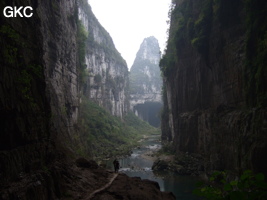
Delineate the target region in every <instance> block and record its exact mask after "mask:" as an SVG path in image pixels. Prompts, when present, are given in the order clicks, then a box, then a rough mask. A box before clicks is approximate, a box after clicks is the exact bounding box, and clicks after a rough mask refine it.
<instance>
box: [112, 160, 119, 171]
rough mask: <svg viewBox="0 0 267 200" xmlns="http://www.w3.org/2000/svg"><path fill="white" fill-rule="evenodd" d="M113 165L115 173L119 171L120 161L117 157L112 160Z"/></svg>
mask: <svg viewBox="0 0 267 200" xmlns="http://www.w3.org/2000/svg"><path fill="white" fill-rule="evenodd" d="M113 166H114V171H115V173H117V172H118V171H119V168H120V163H119V161H118V160H117V158H116V159H115V160H114V161H113Z"/></svg>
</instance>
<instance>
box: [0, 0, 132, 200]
mask: <svg viewBox="0 0 267 200" xmlns="http://www.w3.org/2000/svg"><path fill="white" fill-rule="evenodd" d="M81 2H87V1H82V0H81V1H79V3H81ZM28 3H29V4H30V6H31V7H32V8H33V16H32V17H31V18H22V17H17V18H5V17H4V16H3V15H1V17H0V22H1V23H0V36H1V37H0V44H1V48H0V56H1V59H0V65H1V67H0V112H1V120H0V199H4V200H7V199H68V198H69V195H71V197H73V198H72V199H78V198H80V197H83V196H82V195H85V193H86V192H88V191H89V190H94V189H97V188H95V187H97V186H98V185H99V184H101V183H100V182H99V180H100V179H101V180H103V179H106V177H105V176H106V174H107V173H108V172H106V171H105V170H101V171H99V172H98V173H96V174H94V172H90V171H87V173H85V174H83V172H84V171H81V170H79V169H77V166H76V165H74V164H73V161H70V160H71V159H73V158H75V156H76V155H75V153H74V150H73V149H74V148H73V140H75V137H78V136H77V129H78V128H77V120H78V116H79V105H80V97H81V94H82V93H83V92H84V93H85V94H87V96H89V97H91V98H98V97H99V98H100V97H101V99H100V100H101V101H102V100H103V101H102V103H101V101H100V104H101V105H103V106H106V104H109V103H108V102H110V104H111V105H110V106H109V107H108V106H106V108H107V109H109V110H110V112H111V113H113V114H114V115H117V116H122V114H123V113H125V112H126V111H127V106H125V101H126V98H125V94H124V93H123V90H125V85H126V86H127V77H126V79H123V78H125V76H126V75H127V68H126V65H125V64H124V61H123V60H122V59H121V57H117V56H118V55H117V53H115V54H114V52H113V51H109V50H110V49H108V50H106V51H107V52H105V51H104V50H103V48H102V47H101V48H100V47H95V46H90V45H92V43H90V45H88V49H87V51H89V50H91V51H92V52H91V54H90V55H88V54H87V58H86V59H87V65H88V67H87V69H88V73H89V75H90V74H91V76H96V75H97V74H100V75H101V78H102V79H101V80H102V81H103V82H106V84H107V85H108V84H110V86H105V87H104V86H103V85H100V87H101V88H102V89H101V90H98V89H88V87H89V86H90V87H94V86H96V83H95V81H94V82H93V83H92V84H91V83H90V84H89V85H87V86H88V87H87V88H86V86H82V85H81V81H80V78H81V72H80V69H79V67H78V64H77V63H79V62H80V60H79V57H78V49H79V47H78V44H77V34H78V33H77V32H78V18H79V15H80V17H81V15H82V9H84V7H79V5H78V1H76V0H68V1H52V0H47V1H41V0H39V1H22V0H18V1H10V0H4V1H1V2H0V7H1V8H3V7H5V6H8V5H13V6H17V7H20V6H29V4H28ZM82 19H85V18H82ZM90 19H92V20H95V18H93V16H90V18H89V19H88V20H90ZM88 22H89V21H88ZM91 24H93V22H90V25H91ZM90 25H89V27H90ZM98 25H99V24H98V23H96V22H95V24H94V26H92V27H90V28H89V27H88V32H89V34H91V33H92V32H93V31H95V32H96V33H95V35H94V37H96V40H97V41H98V43H97V42H95V44H98V45H99V46H101V45H103V44H106V43H105V42H101V41H102V40H104V39H105V40H106V42H111V39H110V38H109V37H108V36H106V37H104V38H102V36H101V34H98V33H97V32H98V31H99V30H100V29H103V28H102V27H101V26H99V27H98ZM102 34H106V32H102ZM108 46H109V47H110V44H109V43H108ZM113 47H114V45H113ZM113 47H111V48H113ZM108 53H110V54H111V56H107V54H108ZM113 54H114V55H113ZM114 57H116V58H117V59H115V58H114ZM120 59H121V60H120ZM102 62H105V64H102V65H101V63H102ZM101 66H102V67H103V68H101ZM90 67H91V68H90ZM104 72H105V73H106V74H105V75H103V73H104ZM101 73H102V74H101ZM108 77H110V78H108ZM89 79H90V78H89ZM96 80H99V79H97V78H96ZM108 80H109V81H110V82H111V83H108ZM112 81H114V82H112ZM89 82H90V80H89ZM91 82H92V81H91ZM112 84H113V85H112ZM116 84H118V89H117V88H115V85H116ZM82 89H83V90H82ZM88 91H90V92H88ZM92 91H96V92H95V93H97V92H98V91H101V93H102V96H94V92H92ZM90 95H91V96H90ZM79 163H81V162H79ZM85 165H86V166H87V164H85ZM90 165H92V163H91V164H90ZM92 174H93V175H92ZM99 174H102V175H103V176H102V178H100V176H99ZM83 175H85V176H86V177H85V176H83ZM91 176H93V177H97V179H96V180H95V179H94V178H93V179H94V180H92V179H90V178H92V177H91ZM85 184H87V185H86V186H85ZM76 186H77V188H76ZM84 186H85V188H84ZM76 189H77V191H76ZM88 189H89V190H88ZM68 192H70V194H68ZM72 192H74V193H72ZM84 198H85V197H84Z"/></svg>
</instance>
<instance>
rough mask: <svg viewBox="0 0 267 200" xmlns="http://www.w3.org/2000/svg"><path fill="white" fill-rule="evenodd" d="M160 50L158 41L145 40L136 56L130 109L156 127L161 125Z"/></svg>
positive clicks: (131, 74)
mask: <svg viewBox="0 0 267 200" xmlns="http://www.w3.org/2000/svg"><path fill="white" fill-rule="evenodd" d="M159 60H160V48H159V44H158V40H157V39H156V38H155V37H153V36H151V37H148V38H145V39H144V41H143V43H142V44H141V46H140V49H139V51H138V52H137V54H136V58H135V60H134V64H133V66H132V67H131V71H130V77H129V78H130V108H131V110H133V111H134V112H135V114H136V115H137V116H139V117H140V118H142V119H144V120H146V121H148V122H149V123H150V124H152V125H154V126H158V125H159V121H158V118H157V117H156V115H157V114H158V112H159V110H160V108H161V105H162V99H161V88H162V79H161V75H160V69H159Z"/></svg>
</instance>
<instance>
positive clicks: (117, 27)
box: [88, 0, 171, 68]
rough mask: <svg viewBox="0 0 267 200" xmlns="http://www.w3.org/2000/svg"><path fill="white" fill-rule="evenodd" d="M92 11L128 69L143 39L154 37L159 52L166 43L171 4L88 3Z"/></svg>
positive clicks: (161, 0) (163, 0)
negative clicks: (156, 40) (158, 45)
mask: <svg viewBox="0 0 267 200" xmlns="http://www.w3.org/2000/svg"><path fill="white" fill-rule="evenodd" d="M88 2H89V4H90V5H91V7H92V10H93V12H94V14H95V16H96V17H97V19H98V20H99V22H100V23H101V25H102V26H103V27H104V28H105V29H106V30H107V31H108V32H109V34H110V36H111V37H112V39H113V42H114V44H115V46H116V48H117V50H118V51H119V52H120V53H121V55H122V57H123V58H124V59H125V60H126V62H127V65H128V68H130V67H131V66H132V64H133V61H134V59H135V56H136V53H137V51H138V49H139V47H140V44H141V43H142V41H143V40H144V38H146V37H149V36H152V35H153V36H155V37H156V38H157V39H158V41H159V44H160V48H161V52H163V50H164V49H165V45H166V40H167V33H166V32H167V29H168V25H167V22H166V21H167V20H168V11H169V6H170V3H171V0H88Z"/></svg>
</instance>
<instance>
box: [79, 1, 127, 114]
mask: <svg viewBox="0 0 267 200" xmlns="http://www.w3.org/2000/svg"><path fill="white" fill-rule="evenodd" d="M79 19H80V20H81V21H82V24H83V26H84V27H85V30H86V31H87V32H88V39H87V41H86V43H87V49H86V55H85V57H86V58H85V64H86V71H87V75H88V76H87V78H86V79H87V80H86V83H85V86H84V89H83V92H84V94H85V96H87V97H88V98H89V99H91V100H94V101H95V102H97V103H98V104H99V105H100V106H102V107H104V108H106V109H107V110H108V111H109V112H110V113H111V114H112V115H115V116H118V117H122V116H123V115H124V114H125V113H127V112H128V109H129V103H128V101H129V98H128V93H127V90H128V84H129V83H128V81H129V80H128V68H127V64H126V62H125V61H124V60H123V58H122V57H121V55H120V54H119V52H118V51H117V50H116V48H115V46H114V44H113V41H112V39H111V37H110V36H109V34H108V33H107V31H106V30H105V29H104V28H103V27H102V26H101V25H100V24H99V22H98V20H97V19H96V18H95V16H94V15H93V13H92V10H91V8H90V6H88V4H87V3H81V4H80V7H79Z"/></svg>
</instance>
